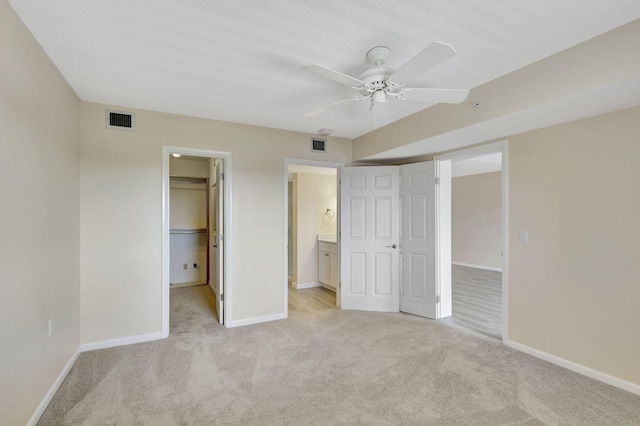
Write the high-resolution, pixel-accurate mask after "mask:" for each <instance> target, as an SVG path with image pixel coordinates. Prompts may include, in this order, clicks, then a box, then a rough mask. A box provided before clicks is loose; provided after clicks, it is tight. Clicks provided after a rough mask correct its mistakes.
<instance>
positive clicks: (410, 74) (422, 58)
mask: <svg viewBox="0 0 640 426" xmlns="http://www.w3.org/2000/svg"><path fill="white" fill-rule="evenodd" d="M455 54H456V51H455V50H454V49H453V47H451V45H449V44H445V43H440V42H439V41H436V42H435V43H432V44H431V45H430V46H429V47H427V48H426V49H424V50H423V51H422V52H420V53H418V54H417V55H416V56H415V57H414V58H413V59H411V60H410V61H409V62H407V63H406V64H404V65H403V66H401V67H400V68H399V69H398V70H397V71H396V72H394V73H393V74H391V76H390V77H389V80H391V81H393V82H394V83H400V84H403V83H409V82H410V81H412V80H414V79H415V78H417V77H419V76H421V75H422V74H424V73H425V72H427V71H429V70H430V69H431V68H433V67H435V66H436V65H440V64H441V63H443V62H444V61H446V60H447V59H449V58H451V57H452V56H454V55H455Z"/></svg>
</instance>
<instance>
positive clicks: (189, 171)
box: [169, 157, 209, 178]
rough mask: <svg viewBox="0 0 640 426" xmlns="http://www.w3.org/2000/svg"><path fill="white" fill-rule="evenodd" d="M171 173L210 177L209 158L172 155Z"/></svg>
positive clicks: (172, 174) (170, 160) (174, 174)
mask: <svg viewBox="0 0 640 426" xmlns="http://www.w3.org/2000/svg"><path fill="white" fill-rule="evenodd" d="M169 174H170V175H171V176H184V177H203V178H206V177H209V160H206V159H205V160H200V159H198V160H192V159H187V158H175V157H170V158H169Z"/></svg>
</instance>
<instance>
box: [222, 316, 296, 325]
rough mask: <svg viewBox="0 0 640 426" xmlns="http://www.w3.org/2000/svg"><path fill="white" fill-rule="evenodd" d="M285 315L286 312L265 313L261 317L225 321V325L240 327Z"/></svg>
mask: <svg viewBox="0 0 640 426" xmlns="http://www.w3.org/2000/svg"><path fill="white" fill-rule="evenodd" d="M286 317H287V315H286V314H284V313H281V314H274V315H266V316H263V317H254V318H247V319H243V320H234V321H229V322H227V327H228V328H233V327H241V326H243V325H251V324H260V323H263V322H269V321H277V320H281V319H285V318H286Z"/></svg>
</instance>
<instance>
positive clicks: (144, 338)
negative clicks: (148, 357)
mask: <svg viewBox="0 0 640 426" xmlns="http://www.w3.org/2000/svg"><path fill="white" fill-rule="evenodd" d="M160 339H162V333H160V332H157V333H149V334H141V335H139V336H131V337H123V338H121V339H113V340H103V341H101V342H92V343H83V344H82V345H81V346H80V350H81V351H82V352H87V351H95V350H96V349H106V348H113V347H115V346H124V345H132V344H134V343H143V342H150V341H152V340H160Z"/></svg>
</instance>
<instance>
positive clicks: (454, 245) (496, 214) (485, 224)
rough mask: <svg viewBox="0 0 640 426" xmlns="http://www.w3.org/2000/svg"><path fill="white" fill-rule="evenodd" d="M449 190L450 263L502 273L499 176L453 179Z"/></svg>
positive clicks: (500, 181)
mask: <svg viewBox="0 0 640 426" xmlns="http://www.w3.org/2000/svg"><path fill="white" fill-rule="evenodd" d="M454 167H455V166H454ZM451 186H452V187H451V260H452V261H453V262H461V263H468V264H472V265H479V266H488V267H491V268H500V269H501V268H502V173H501V172H495V173H482V174H479V175H470V176H461V177H457V178H453V179H452V181H451Z"/></svg>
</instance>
